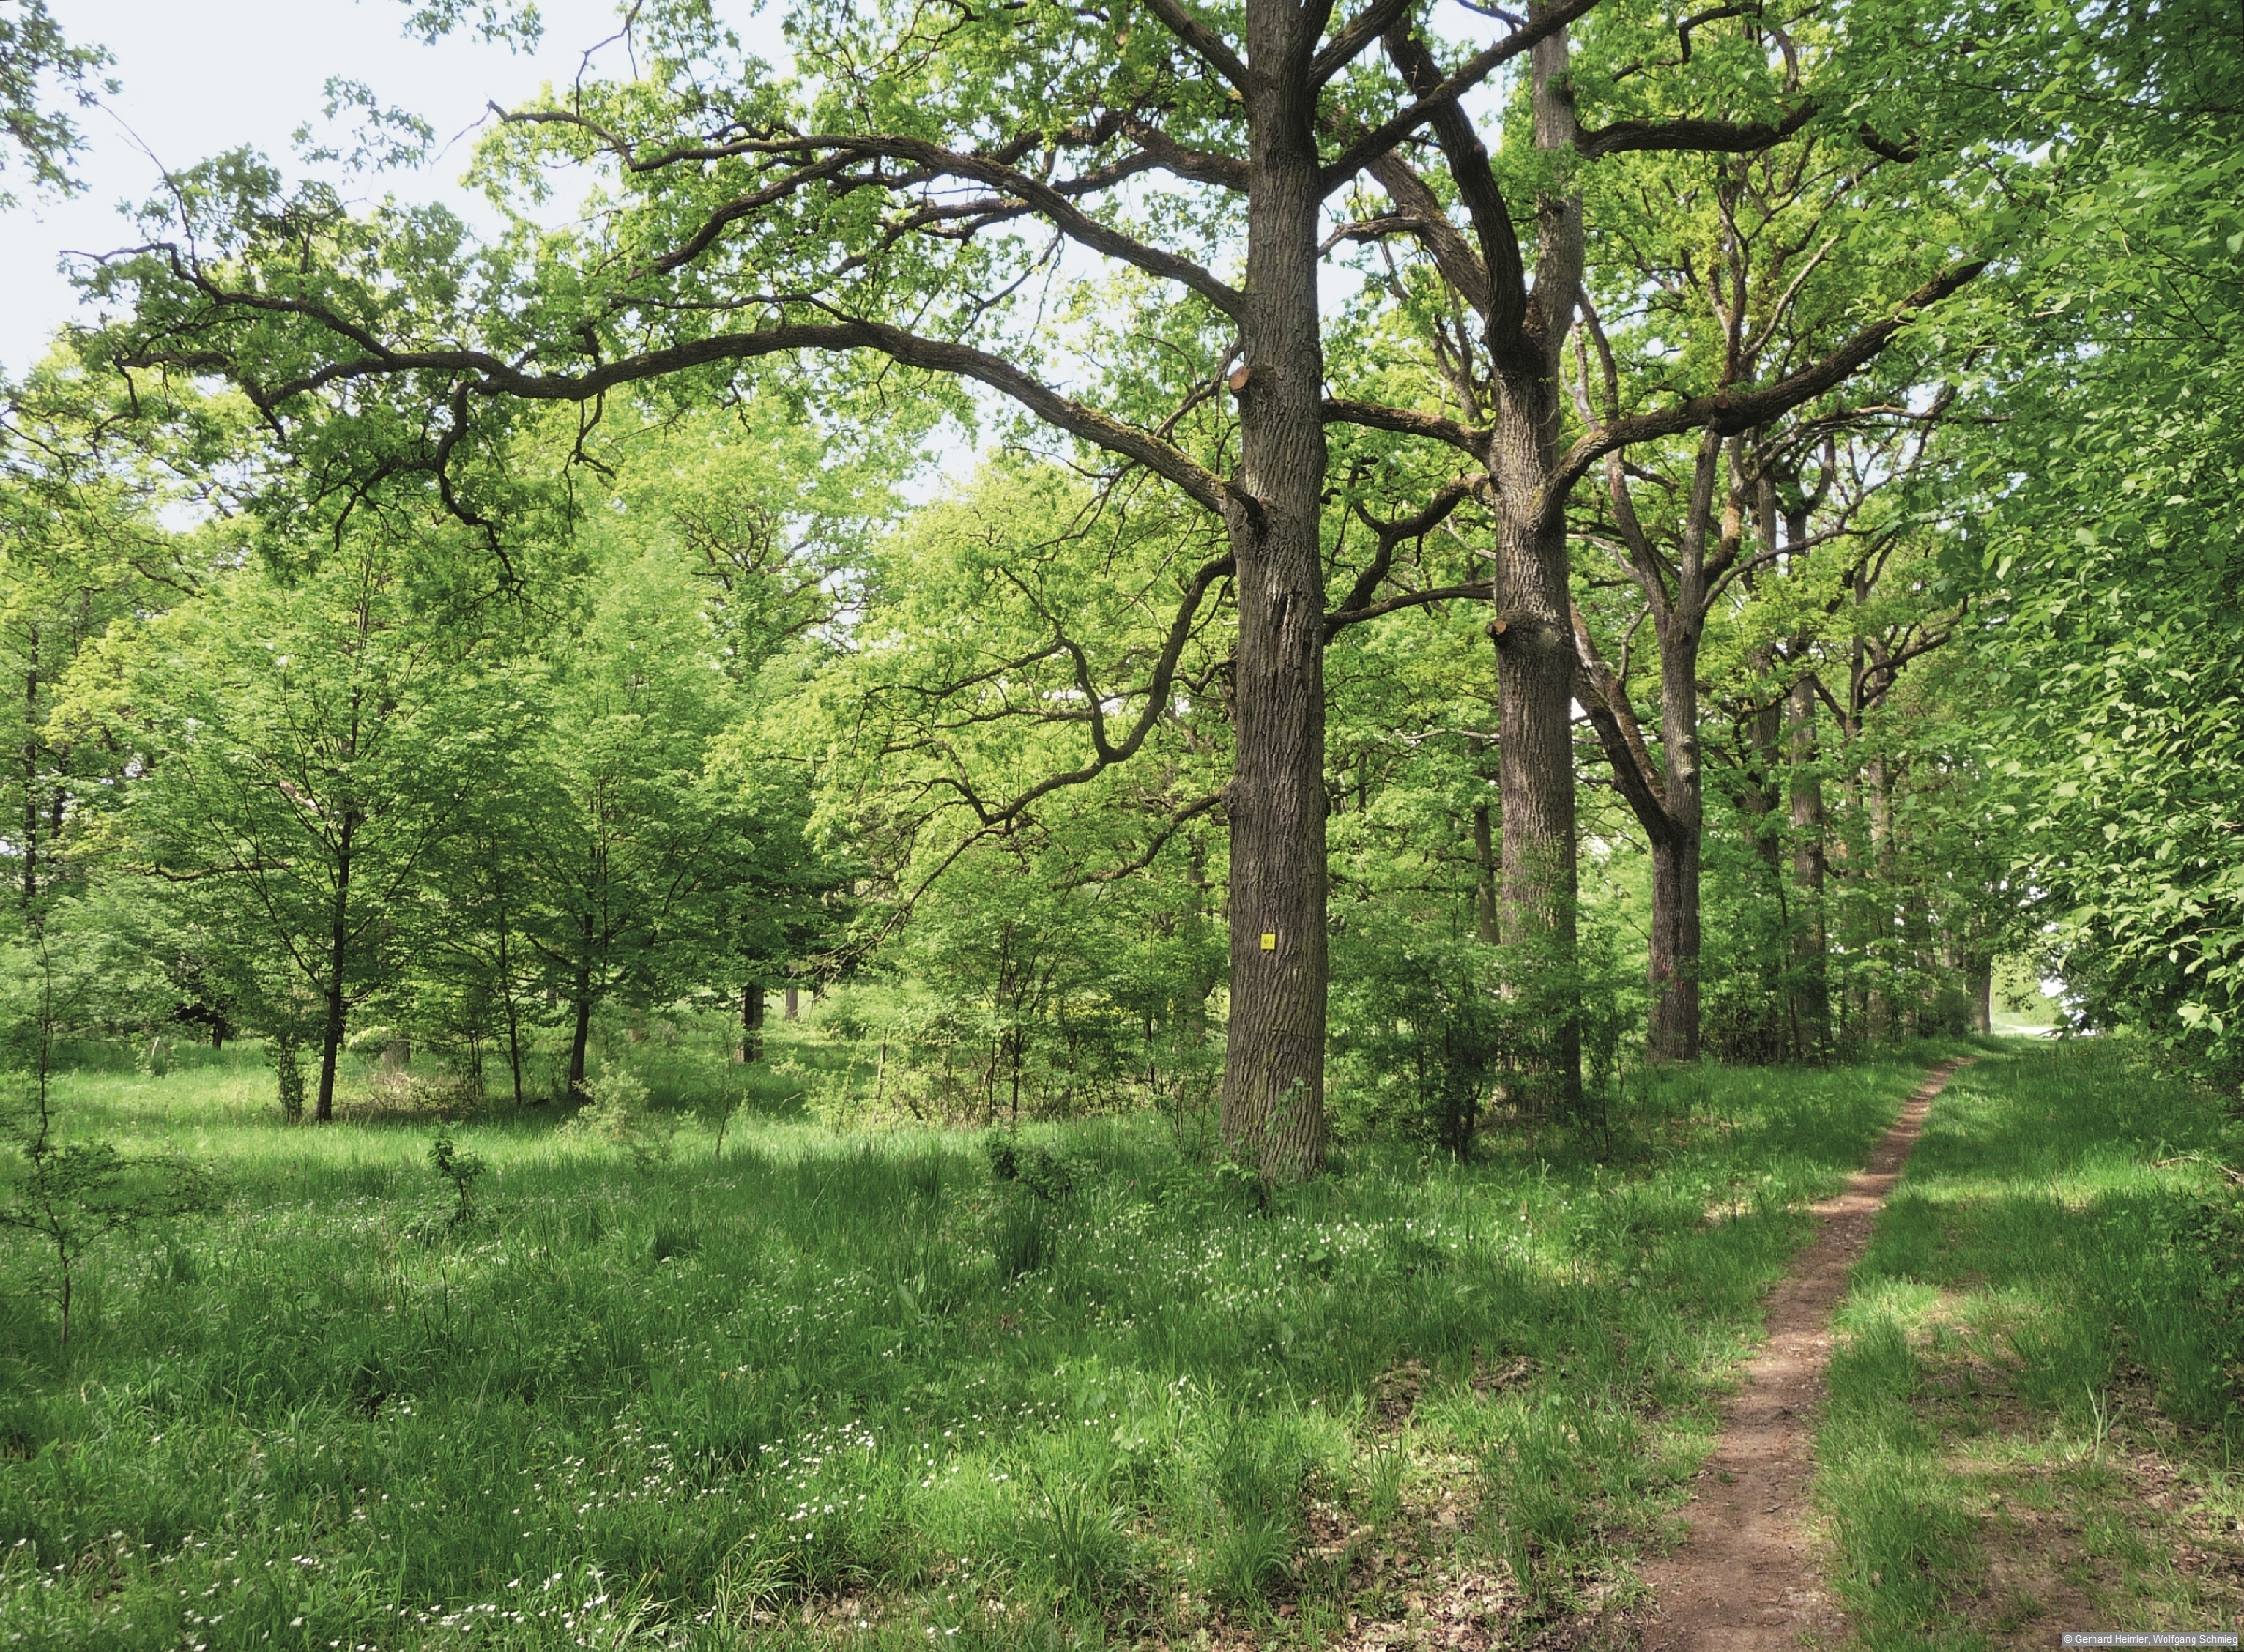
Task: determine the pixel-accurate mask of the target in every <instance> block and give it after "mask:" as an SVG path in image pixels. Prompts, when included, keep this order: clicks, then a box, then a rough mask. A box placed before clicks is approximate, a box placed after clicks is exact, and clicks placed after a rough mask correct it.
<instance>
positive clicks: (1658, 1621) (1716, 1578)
mask: <svg viewBox="0 0 2244 1652" xmlns="http://www.w3.org/2000/svg"><path fill="white" fill-rule="evenodd" d="M1968 1065H1969V1062H1968V1061H1967V1060H1956V1061H1944V1062H1942V1063H1941V1064H1940V1065H1939V1066H1937V1067H1935V1068H1934V1069H1933V1070H1932V1071H1931V1072H1930V1073H1928V1074H1927V1075H1926V1077H1925V1081H1924V1083H1923V1085H1920V1087H1919V1088H1918V1090H1917V1093H1916V1094H1915V1095H1913V1096H1911V1097H1910V1098H1909V1099H1908V1100H1907V1101H1906V1102H1904V1103H1903V1104H1902V1109H1901V1116H1900V1117H1899V1118H1898V1119H1896V1120H1895V1121H1894V1123H1893V1128H1892V1129H1890V1130H1888V1131H1887V1132H1886V1133H1885V1135H1884V1136H1883V1137H1882V1138H1881V1139H1880V1140H1879V1142H1878V1143H1877V1147H1876V1148H1874V1149H1873V1150H1872V1152H1871V1154H1870V1162H1869V1163H1868V1164H1867V1165H1866V1166H1864V1167H1863V1170H1862V1171H1860V1172H1858V1173H1857V1174H1856V1175H1855V1176H1854V1178H1853V1179H1852V1180H1851V1181H1849V1182H1848V1184H1847V1188H1846V1191H1844V1192H1843V1193H1841V1194H1840V1195H1839V1196H1838V1197H1837V1198H1835V1199H1826V1200H1824V1201H1823V1202H1822V1203H1821V1204H1819V1205H1816V1206H1814V1207H1812V1209H1813V1213H1814V1214H1815V1215H1816V1216H1817V1217H1818V1218H1819V1221H1820V1230H1819V1231H1818V1233H1817V1235H1816V1239H1815V1243H1812V1244H1810V1245H1809V1246H1808V1247H1807V1249H1806V1250H1805V1251H1804V1252H1802V1253H1801V1255H1800V1257H1798V1259H1797V1260H1795V1261H1794V1262H1793V1264H1792V1266H1791V1271H1789V1272H1788V1273H1786V1274H1785V1276H1784V1278H1783V1280H1782V1281H1781V1282H1779V1283H1778V1285H1777V1288H1776V1289H1775V1290H1773V1291H1771V1292H1770V1293H1769V1299H1768V1325H1769V1335H1768V1341H1767V1342H1766V1343H1764V1344H1763V1345H1762V1350H1761V1352H1760V1353H1759V1354H1757V1355H1755V1356H1754V1358H1753V1359H1752V1361H1751V1363H1750V1364H1748V1366H1747V1367H1746V1371H1745V1384H1744V1386H1743V1387H1742V1388H1741V1389H1740V1391H1739V1392H1738V1394H1737V1396H1736V1397H1735V1398H1734V1399H1733V1400H1732V1401H1730V1402H1729V1403H1728V1404H1726V1405H1725V1406H1724V1407H1723V1408H1722V1428H1721V1435H1720V1438H1719V1441H1718V1442H1717V1443H1716V1445H1715V1449H1714V1455H1713V1456H1712V1457H1710V1458H1707V1459H1706V1464H1705V1468H1703V1469H1701V1470H1700V1471H1699V1485H1698V1489H1697V1491H1696V1492H1694V1493H1693V1494H1692V1497H1691V1500H1690V1505H1689V1507H1687V1508H1686V1509H1685V1510H1684V1518H1685V1520H1686V1521H1687V1523H1688V1524H1689V1526H1690V1537H1689V1538H1688V1539H1687V1540H1686V1541H1685V1542H1684V1544H1682V1545H1681V1546H1680V1547H1679V1548H1677V1549H1676V1551H1675V1552H1674V1553H1673V1554H1670V1555H1668V1556H1666V1557H1665V1558H1664V1559H1661V1560H1659V1561H1656V1562H1654V1563H1653V1564H1652V1565H1650V1566H1648V1567H1647V1568H1646V1573H1645V1581H1646V1582H1647V1584H1649V1585H1650V1586H1651V1589H1652V1599H1653V1605H1652V1614H1653V1615H1652V1616H1651V1618H1650V1619H1649V1621H1648V1622H1647V1625H1646V1628H1645V1630H1644V1634H1643V1638H1642V1641H1641V1643H1640V1645H1642V1647H1643V1649H1644V1652H1794V1649H1796V1648H1798V1647H1799V1646H1801V1645H1823V1646H1836V1645H1839V1644H1840V1643H1841V1642H1843V1641H1844V1640H1845V1639H1846V1635H1847V1619H1846V1615H1845V1614H1844V1613H1843V1612H1841V1611H1840V1609H1839V1606H1838V1603H1837V1602H1835V1601H1834V1600H1833V1599H1832V1597H1831V1595H1830V1593H1829V1591H1828V1590H1827V1589H1826V1588H1825V1587H1824V1586H1823V1579H1822V1577H1821V1575H1820V1572H1819V1570H1818V1568H1817V1566H1816V1557H1815V1553H1814V1544H1813V1539H1812V1536H1811V1534H1810V1532H1809V1530H1808V1516H1809V1515H1810V1513H1811V1510H1812V1503H1811V1501H1810V1496H1809V1492H1810V1488H1811V1487H1812V1485H1813V1483H1814V1480H1815V1472H1816V1466H1815V1458H1814V1454H1813V1449H1812V1448H1813V1446H1814V1444H1815V1412H1816V1408H1817V1407H1818V1405H1819V1404H1820V1401H1822V1398H1823V1372H1824V1368H1825V1367H1826V1366H1827V1365H1829V1363H1830V1361H1831V1317H1832V1314H1833V1312H1834V1310H1835V1309H1836V1308H1837V1307H1838V1304H1839V1299H1840V1298H1841V1297H1843V1296H1845V1295H1846V1293H1847V1275H1848V1271H1849V1270H1851V1269H1852V1268H1853V1266H1854V1264H1855V1263H1856V1262H1858V1261H1860V1260H1861V1259H1862V1256H1863V1252H1864V1251H1865V1250H1867V1249H1868V1248H1869V1244H1870V1229H1871V1227H1872V1225H1873V1224H1874V1223H1875V1222H1876V1221H1877V1213H1878V1210H1879V1208H1880V1207H1881V1206H1883V1205H1884V1203H1885V1202H1886V1196H1887V1195H1888V1194H1890V1193H1891V1192H1892V1190H1893V1184H1894V1183H1895V1182H1896V1181H1897V1180H1899V1178H1900V1176H1901V1167H1902V1166H1903V1164H1904V1163H1906V1161H1907V1159H1908V1156H1909V1150H1910V1149H1911V1148H1913V1147H1915V1146H1916V1145H1917V1138H1918V1136H1919V1135H1920V1133H1921V1132H1922V1131H1923V1129H1924V1121H1925V1117H1926V1115H1927V1114H1928V1113H1931V1112H1932V1107H1933V1098H1934V1097H1935V1096H1937V1095H1938V1094H1939V1093H1940V1092H1941V1090H1942V1089H1943V1088H1944V1087H1946V1085H1947V1084H1948V1081H1949V1079H1950V1078H1951V1077H1953V1076H1954V1074H1955V1072H1956V1070H1957V1069H1958V1068H1961V1067H1965V1066H1968Z"/></svg>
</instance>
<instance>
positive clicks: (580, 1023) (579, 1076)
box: [568, 969, 592, 1099]
mask: <svg viewBox="0 0 2244 1652" xmlns="http://www.w3.org/2000/svg"><path fill="white" fill-rule="evenodd" d="M575 1002H576V1008H577V1025H576V1031H575V1034H574V1036H572V1037H571V1038H570V1040H569V1043H568V1093H569V1094H570V1095H571V1096H574V1097H577V1098H578V1099H583V1096H584V1095H585V1093H586V1092H585V1089H584V1057H585V1056H586V1054H587V1053H588V1052H589V1051H590V1050H591V1048H592V971H591V970H589V969H581V970H578V971H577V988H576V998H575Z"/></svg>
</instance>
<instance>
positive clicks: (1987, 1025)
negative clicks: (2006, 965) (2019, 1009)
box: [1964, 958, 1994, 1038]
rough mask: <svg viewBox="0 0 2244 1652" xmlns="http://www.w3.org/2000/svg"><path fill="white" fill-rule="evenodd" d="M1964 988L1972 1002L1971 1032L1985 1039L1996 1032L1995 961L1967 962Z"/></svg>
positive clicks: (1988, 959) (1986, 959)
mask: <svg viewBox="0 0 2244 1652" xmlns="http://www.w3.org/2000/svg"><path fill="white" fill-rule="evenodd" d="M1964 991H1965V993H1966V994H1967V995H1968V996H1969V998H1970V1000H1971V1030H1972V1031H1974V1032H1976V1033H1978V1035H1979V1036H1980V1037H1982V1038H1984V1037H1986V1036H1987V1035H1988V1034H1990V1033H1992V1031H1993V1030H1994V963H1993V960H1992V959H1990V958H1971V959H1969V960H1967V961H1966V962H1965V964H1964Z"/></svg>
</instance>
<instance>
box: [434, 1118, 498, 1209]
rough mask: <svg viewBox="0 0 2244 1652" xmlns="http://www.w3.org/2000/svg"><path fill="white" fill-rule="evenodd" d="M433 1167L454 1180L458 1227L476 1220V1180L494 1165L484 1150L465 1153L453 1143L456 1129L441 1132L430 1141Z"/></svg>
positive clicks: (448, 1179) (452, 1181) (445, 1177)
mask: <svg viewBox="0 0 2244 1652" xmlns="http://www.w3.org/2000/svg"><path fill="white" fill-rule="evenodd" d="M428 1162H429V1167H430V1168H431V1169H432V1170H434V1171H436V1172H437V1174H438V1175H439V1176H442V1177H443V1178H444V1179H445V1180H446V1181H448V1182H450V1183H451V1184H452V1191H453V1197H454V1199H455V1200H456V1202H455V1203H454V1204H453V1209H452V1225H453V1227H454V1228H457V1227H460V1226H462V1225H464V1224H466V1223H468V1222H472V1221H474V1220H475V1183H476V1178H477V1177H479V1176H481V1175H482V1173H483V1172H484V1171H486V1170H488V1169H489V1168H490V1167H489V1166H488V1165H486V1164H485V1163H484V1162H483V1156H482V1154H480V1153H462V1152H461V1151H460V1150H459V1149H458V1148H457V1147H456V1146H454V1145H453V1140H452V1132H451V1131H450V1130H444V1131H442V1132H440V1133H439V1135H438V1137H437V1139H436V1140H435V1141H434V1142H430V1143H429V1144H428Z"/></svg>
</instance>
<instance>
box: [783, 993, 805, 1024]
mask: <svg viewBox="0 0 2244 1652" xmlns="http://www.w3.org/2000/svg"><path fill="white" fill-rule="evenodd" d="M797 994H798V988H796V987H795V986H794V985H793V984H789V985H788V987H787V990H786V994H785V997H784V999H783V1001H782V1005H781V1008H780V1013H779V1015H780V1019H781V1020H783V1021H792V1020H794V1019H795V1017H796V1016H798V1015H799V1014H800V1013H802V1000H801V998H799V997H798V996H797Z"/></svg>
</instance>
